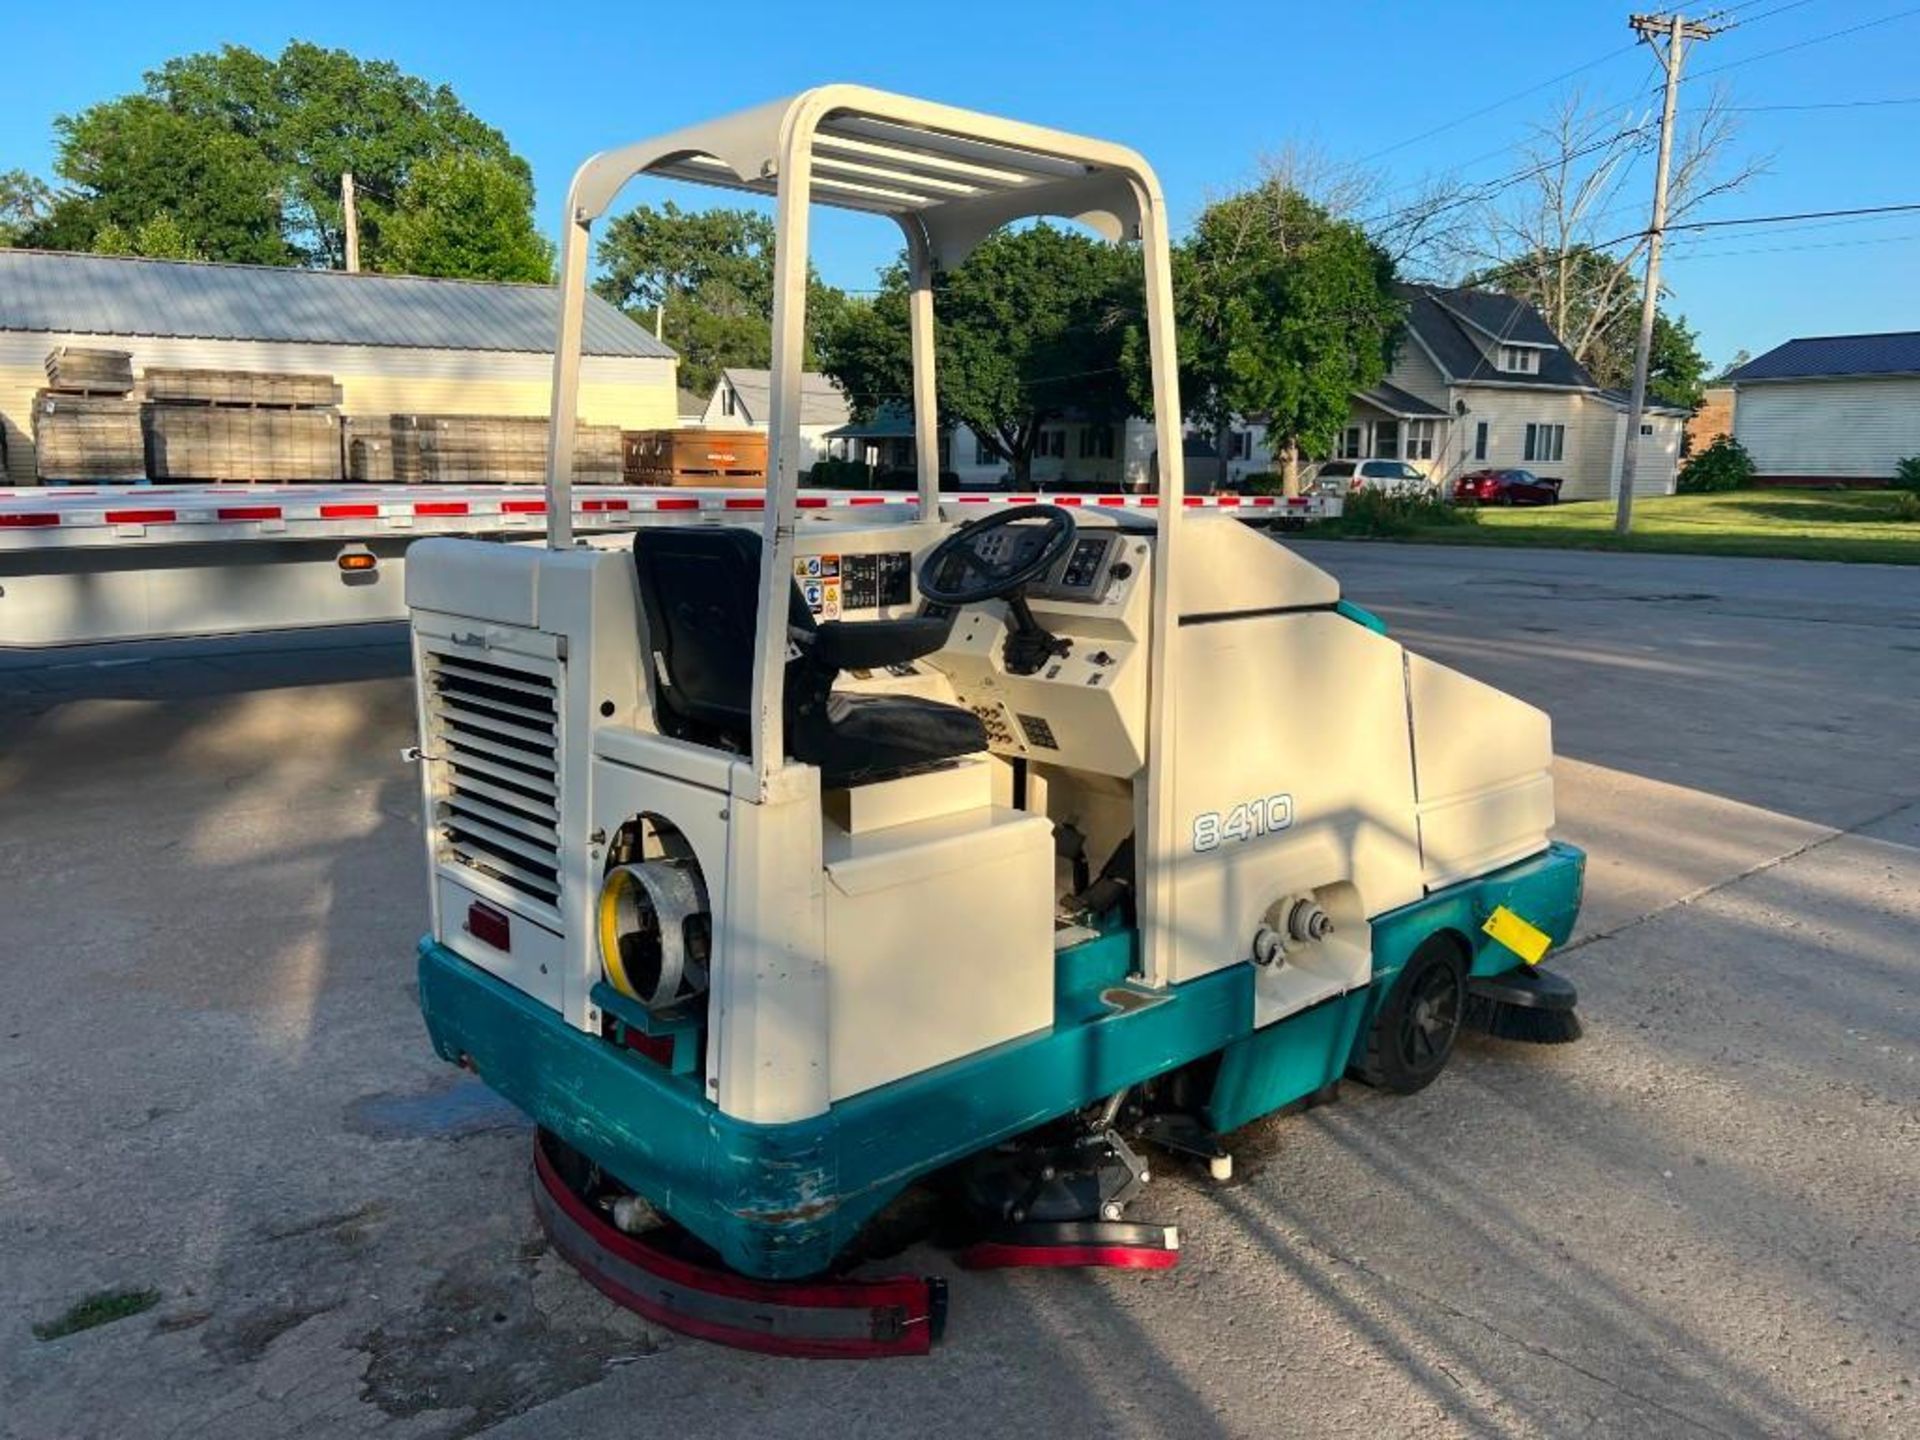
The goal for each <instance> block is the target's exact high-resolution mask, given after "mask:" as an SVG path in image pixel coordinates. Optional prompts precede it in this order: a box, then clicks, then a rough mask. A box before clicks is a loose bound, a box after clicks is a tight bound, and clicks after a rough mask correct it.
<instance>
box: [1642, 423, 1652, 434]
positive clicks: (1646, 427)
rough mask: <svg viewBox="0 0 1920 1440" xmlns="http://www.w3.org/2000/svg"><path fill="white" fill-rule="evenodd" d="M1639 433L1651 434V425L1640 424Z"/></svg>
mask: <svg viewBox="0 0 1920 1440" xmlns="http://www.w3.org/2000/svg"><path fill="white" fill-rule="evenodd" d="M1640 433H1641V434H1642V435H1651V434H1652V433H1653V427H1652V426H1651V425H1642V426H1641V427H1640Z"/></svg>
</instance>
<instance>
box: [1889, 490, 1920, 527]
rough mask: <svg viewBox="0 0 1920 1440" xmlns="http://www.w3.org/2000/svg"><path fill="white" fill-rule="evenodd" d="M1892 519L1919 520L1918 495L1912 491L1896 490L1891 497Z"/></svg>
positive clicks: (1919, 500)
mask: <svg viewBox="0 0 1920 1440" xmlns="http://www.w3.org/2000/svg"><path fill="white" fill-rule="evenodd" d="M1893 518H1894V519H1895V520H1920V494H1916V493H1914V492H1913V491H1912V490H1898V491H1895V492H1894V496H1893Z"/></svg>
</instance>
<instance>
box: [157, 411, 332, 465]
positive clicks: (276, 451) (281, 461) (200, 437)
mask: <svg viewBox="0 0 1920 1440" xmlns="http://www.w3.org/2000/svg"><path fill="white" fill-rule="evenodd" d="M147 449H148V456H149V459H150V461H151V466H152V473H153V478H154V479H156V480H168V481H179V480H215V481H219V480H262V481H302V480H320V481H331V480H338V479H339V478H340V417H339V415H338V414H336V413H335V412H334V411H332V410H330V409H329V410H284V409H282V410H271V409H240V408H237V407H230V406H225V405H150V406H148V407H147Z"/></svg>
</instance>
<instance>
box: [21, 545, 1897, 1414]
mask: <svg viewBox="0 0 1920 1440" xmlns="http://www.w3.org/2000/svg"><path fill="white" fill-rule="evenodd" d="M1300 548H1301V549H1302V551H1303V552H1305V553H1307V554H1309V555H1310V556H1311V558H1313V559H1314V560H1315V561H1316V562H1318V563H1322V564H1325V565H1327V566H1328V567H1329V568H1331V569H1332V570H1334V571H1335V572H1336V573H1337V574H1339V575H1340V576H1341V577H1342V579H1343V580H1344V582H1345V583H1346V586H1347V592H1348V594H1349V596H1350V597H1351V598H1353V599H1354V600H1356V601H1358V602H1359V603H1361V604H1363V605H1366V606H1368V607H1370V608H1372V609H1374V610H1376V611H1378V612H1379V613H1380V614H1381V615H1382V616H1383V617H1384V618H1385V619H1386V620H1387V621H1388V622H1389V623H1390V625H1391V626H1392V628H1393V630H1394V632H1395V633H1396V634H1397V635H1398V636H1400V637H1401V638H1403V639H1405V640H1406V641H1407V642H1408V643H1409V644H1411V645H1413V646H1414V647H1415V648H1416V649H1420V650H1423V651H1425V652H1426V653H1429V654H1432V655H1434V656H1435V657H1437V658H1439V659H1441V660H1443V661H1446V662H1447V663H1449V664H1454V665H1457V666H1460V667H1461V668H1463V669H1465V670H1467V671H1469V672H1471V673H1473V674H1476V675H1478V676H1480V677H1481V678H1483V679H1486V680H1489V681H1491V682H1493V683H1495V684H1498V685H1501V686H1503V687H1505V688H1508V689H1511V690H1513V691H1516V692H1517V693H1519V694H1521V695H1523V696H1525V697H1527V698H1529V699H1531V700H1533V701H1535V702H1536V703H1538V704H1541V705H1544V706H1545V707H1546V708H1548V709H1549V710H1551V711H1552V713H1553V715H1554V717H1555V725H1556V740H1557V744H1558V747H1559V751H1560V754H1561V756H1562V759H1561V761H1560V765H1559V797H1560V813H1561V830H1562V833H1564V834H1565V835H1566V836H1568V837H1569V838H1571V839H1574V840H1576V841H1578V842H1579V843H1581V844H1583V845H1586V846H1587V847H1588V848H1589V850H1590V852H1591V855H1592V865H1591V869H1590V872H1589V900H1588V905H1587V910H1586V913H1585V917H1584V921H1583V928H1582V931H1581V934H1580V936H1579V937H1578V938H1577V940H1576V941H1575V943H1574V945H1573V946H1572V947H1571V948H1570V950H1569V951H1567V952H1566V953H1565V954H1564V955H1563V957H1562V958H1561V959H1560V960H1559V961H1558V962H1556V967H1557V968H1559V969H1562V970H1563V971H1564V972H1565V973H1567V974H1569V975H1571V976H1572V977H1574V978H1575V979H1576V980H1577V982H1578V983H1579V985H1580V987H1581V991H1582V994H1583V997H1584V1003H1583V1014H1584V1016H1585V1018H1586V1021H1587V1032H1588V1033H1587V1037H1586V1039H1585V1040H1584V1041H1583V1042H1582V1043H1580V1044H1578V1045H1571V1046H1557V1047H1524V1046H1515V1045H1503V1044H1497V1043H1494V1042H1490V1041H1482V1040H1469V1041H1467V1042H1464V1043H1463V1047H1462V1051H1461V1053H1460V1054H1459V1055H1458V1057H1457V1058H1456V1060H1455V1062H1454V1064H1453V1066H1452V1067H1451V1068H1450V1069H1449V1070H1448V1072H1447V1073H1446V1074H1445V1075H1444V1076H1443V1077H1442V1078H1441V1080H1440V1081H1439V1082H1438V1083H1437V1084H1436V1085H1434V1086H1433V1087H1432V1088H1431V1089H1429V1090H1427V1091H1425V1092H1423V1093H1422V1094H1420V1095H1418V1096H1414V1097H1411V1098H1405V1099H1389V1098H1385V1097H1382V1096H1380V1095H1377V1094H1374V1093H1371V1092H1368V1091H1366V1090H1364V1089H1361V1088H1358V1087H1353V1086H1349V1087H1347V1088H1346V1090H1345V1092H1344V1093H1343V1097H1342V1100H1341V1102H1340V1103H1339V1104H1336V1105H1333V1106H1328V1107H1324V1108H1321V1109H1317V1110H1314V1111H1311V1112H1309V1113H1307V1114H1305V1115H1301V1116H1296V1117H1292V1118H1286V1119H1280V1120H1272V1121H1267V1122H1262V1123H1261V1124H1259V1125H1256V1126H1253V1127H1250V1128H1249V1130H1248V1131H1246V1132H1243V1133H1242V1134H1241V1135H1240V1136H1238V1137H1236V1146H1237V1153H1238V1157H1239V1161H1240V1164H1239V1173H1238V1176H1237V1178H1236V1179H1235V1181H1234V1182H1233V1183H1231V1184H1230V1185H1227V1186H1224V1187H1220V1186H1213V1185H1210V1184H1209V1183H1208V1182H1206V1181H1205V1180H1204V1179H1203V1178H1199V1177H1194V1176H1190V1175H1185V1174H1181V1173H1180V1172H1179V1171H1178V1170H1177V1167H1174V1166H1172V1165H1167V1166H1162V1167H1159V1171H1160V1173H1159V1176H1158V1177H1157V1178H1156V1182H1155V1185H1154V1189H1153V1192H1152V1193H1151V1194H1150V1195H1149V1197H1148V1200H1147V1201H1146V1202H1144V1203H1143V1205H1142V1207H1141V1210H1142V1213H1143V1214H1144V1215H1150V1216H1152V1217H1156V1218H1163V1219H1167V1220H1174V1221H1177V1222H1179V1224H1180V1225H1181V1227H1182V1234H1183V1240H1184V1245H1185V1250H1184V1258H1183V1263H1182V1266H1181V1268H1180V1269H1179V1270H1177V1271H1174V1272H1172V1273H1170V1274H1162V1275H1150V1276H1144V1277H1143V1276H1140V1275H1129V1274H1098V1275H1072V1274H1054V1275H1040V1274H1031V1273H1027V1274H1018V1273H1016V1274H1002V1275H971V1274H961V1273H958V1272H956V1271H955V1270H954V1268H953V1267H952V1265H951V1264H950V1263H949V1262H948V1260H947V1258H946V1257H945V1256H944V1255H941V1254H939V1253H938V1252H935V1251H932V1250H930V1249H927V1248H924V1247H918V1246H916V1247H915V1248H914V1249H912V1250H910V1251H909V1252H908V1253H907V1254H906V1256H905V1257H904V1258H903V1264H905V1265H907V1266H910V1267H913V1268H924V1269H926V1270H929V1271H933V1272H938V1273H941V1274H946V1275H949V1276H950V1277H951V1279H952V1285H953V1294H952V1320H951V1324H950V1326H949V1333H948V1338H947V1340H946V1342H945V1344H944V1345H943V1346H942V1347H941V1348H940V1349H939V1350H938V1351H937V1352H936V1353H935V1354H934V1356H932V1357H931V1358H929V1359H926V1360H920V1361H899V1362H889V1363H884V1364H869V1365H864V1366H862V1365H846V1364H820V1363H805V1362H781V1361H773V1360H767V1359H763V1358H758V1357H753V1356H748V1355H743V1354H738V1353H734V1352H729V1351H724V1350H719V1349H715V1348H711V1347H708V1346H704V1345H701V1344H698V1343H695V1342H692V1341H686V1340H682V1339H680V1338H678V1337H676V1336H673V1335H671V1334H669V1333H666V1332H662V1331H659V1330H656V1329H653V1328H651V1327H648V1326H646V1325H643V1324H641V1323H639V1322H638V1321H637V1320H635V1319H634V1318H633V1317H631V1316H627V1315H625V1314H622V1313H621V1312H618V1311H616V1310H614V1309H613V1308H612V1307H610V1306H609V1305H607V1304H606V1303H605V1302H604V1301H602V1300H601V1299H600V1298H599V1296H598V1295H597V1294H596V1293H595V1292H593V1291H592V1290H590V1289H589V1288H588V1287H587V1286H586V1285H585V1284H584V1283H583V1282H581V1281H580V1280H578V1279H577V1278H576V1277H575V1276H574V1275H573V1274H572V1273H571V1272H570V1271H569V1270H568V1269H567V1267H566V1266H565V1265H564V1264H563V1263H561V1262H560V1261H559V1260H558V1259H557V1258H556V1257H555V1256H553V1255H552V1254H551V1253H550V1252H549V1251H548V1250H547V1249H546V1247H545V1246H544V1244H543V1243H542V1241H541V1239H540V1236H539V1232H538V1230H537V1228H536V1226H535V1225H534V1222H533V1220H532V1217H531V1212H530V1210H529V1206H528V1200H527V1170H526V1166H527V1144H528V1135H527V1132H526V1130H525V1128H524V1127H523V1125H522V1124H521V1122H520V1121H519V1120H518V1118H517V1117H516V1116H515V1115H514V1114H513V1112H511V1111H510V1110H507V1109H506V1108H504V1107H503V1106H501V1105H499V1104H498V1103H496V1102H494V1101H492V1100H491V1098H490V1097H489V1096H488V1095H487V1094H486V1092H485V1091H484V1090H481V1089H480V1088H479V1087H477V1086H476V1085H475V1084H473V1083H472V1082H471V1081H468V1080H465V1079H463V1078H462V1077H461V1076H460V1075H459V1074H458V1073H457V1072H455V1071H452V1070H450V1069H449V1068H448V1067H445V1066H443V1065H441V1064H439V1063H438V1062H437V1061H435V1060H434V1058H433V1057H432V1055H431V1053H430V1052H429V1051H428V1049H427V1046H426V1042H425V1038H424V1035H423V1033H422V1031H421V1027H420V1025H419V1021H418V1018H417V1016H416V1014H415V1012H414V1010H413V1001H412V995H411V968H412V967H411V958H412V944H413V940H414V937H415V935H416V934H417V933H418V931H419V930H420V928H421V926H422V923H423V921H422V915H423V904H424V877H423V866H422V862H421V858H420V838H419V829H418V824H419V822H418V815H417V798H416V792H415V789H414V776H413V772H412V771H411V769H410V768H408V767H406V766H405V765H403V764H402V763H401V762H400V759H399V750H400V748H401V746H402V745H404V744H406V743H407V741H408V739H409V738H410V726H411V714H410V699H409V694H408V689H407V684H406V682H405V679H404V669H405V665H406V655H405V649H404V645H403V643H402V642H401V640H400V637H398V636H397V635H395V634H394V633H393V632H392V631H390V630H389V631H375V632H357V633H356V632H334V633H330V634H320V635H315V636H308V637H300V638H297V639H281V640H258V639H256V640H252V641H238V642H223V643H218V644H213V643H208V644H198V645H179V646H169V647H164V648H161V649H157V650H146V651H140V650H118V649H116V650H102V651H89V652H84V653H78V654H76V653H67V654H63V655H58V656H40V657H26V658H19V657H15V658H10V659H4V660H0V696H4V697H5V698H4V699H0V940H3V942H4V943H0V1094H4V1096H5V1097H6V1104H5V1105H4V1106H0V1435H5V1436H9V1437H14V1436H17V1437H22V1440H26V1437H31V1440H49V1437H59V1440H67V1437H92V1436H101V1437H107V1436H112V1437H116V1440H123V1437H144V1436H169V1435H178V1436H191V1437H192V1440H226V1437H256V1436H267V1435H272V1436H335V1435H349V1436H357V1435H370V1436H381V1437H399V1436H421V1437H445V1436H455V1435H473V1434H481V1433H484V1434H487V1435H490V1436H498V1437H508V1436H512V1437H528V1440H533V1437H540V1440H546V1437H550V1436H553V1435H616V1434H618V1435H631V1434H644V1433H651V1432H655V1431H666V1432H668V1433H673V1434H676V1435H689V1436H700V1435H727V1434H751V1435H754V1436H780V1435H798V1436H807V1437H810V1440H818V1437H820V1436H821V1435H825V1434H832V1435H840V1434H847V1435H851V1434H860V1433H866V1432H869V1431H872V1432H881V1431H884V1432H886V1433H902V1432H905V1433H911V1434H914V1435H968V1436H977V1435H993V1434H1009V1433H1022V1434H1036V1433H1037V1434H1052V1435H1080V1434H1090V1433H1095V1432H1098V1433H1101V1434H1103V1435H1112V1436H1121V1435H1141V1436H1148V1435H1196V1436H1215V1435H1275V1434H1298V1435H1322V1434H1325V1435H1342V1434H1356V1435H1366V1436H1394V1435H1404V1436H1429V1435H1456V1434H1457V1435H1503V1436H1504V1435H1513V1436H1536V1435H1537V1436H1563V1435H1570V1434H1592V1435H1606V1436H1614V1435H1618V1436H1646V1435H1680V1436H1694V1435H1703V1436H1746V1435H1781V1436H1809V1435H1859V1436H1887V1435H1892V1434H1897V1433H1908V1434H1911V1433H1915V1432H1916V1431H1920V1404H1917V1403H1916V1400H1915V1381H1916V1379H1920V1248H1917V1247H1916V1245H1915V1237H1916V1236H1917V1235H1920V947H1916V945H1915V942H1914V936H1915V934H1916V932H1920V766H1916V764H1915V763H1914V762H1915V755H1916V744H1915V740H1914V734H1915V728H1914V727H1915V720H1914V717H1915V716H1916V715H1917V714H1920V583H1916V581H1915V578H1914V573H1913V572H1912V571H1900V570H1882V569H1878V568H1875V567H1868V566H1822V565H1808V564H1797V563H1790V562H1764V561H1724V560H1708V559H1698V558H1690V557H1666V556H1648V557H1637V556H1611V555H1593V554H1577V553H1555V552H1546V551H1538V552H1504V551H1501V552H1492V551H1487V550H1450V549H1421V548H1418V547H1400V546H1385V545H1359V544H1332V543H1324V542H1323V543H1319V544H1313V543H1305V544H1302V545H1301V547H1300ZM1315 700H1322V701H1324V703H1326V704H1327V705H1328V706H1329V708H1330V710H1337V707H1338V704H1339V697H1338V695H1332V694H1330V695H1327V696H1325V697H1307V703H1313V701H1315ZM1495 738H1496V739H1497V737H1495ZM103 1289H134V1290H142V1289H152V1290H155V1291H157V1292H159V1297H160V1298H159V1300H158V1303H157V1304H155V1305H154V1307H153V1308H152V1309H150V1310H148V1311H146V1312H145V1313H143V1314H140V1315H138V1316H135V1317H133V1318H129V1319H123V1320H120V1321H118V1322H116V1323H113V1324H109V1325H105V1326H101V1327H99V1328H95V1329H90V1330H86V1331H84V1332H81V1333H78V1334H74V1335H70V1336H67V1337H66V1338H62V1339H56V1340H49V1341H41V1340H37V1339H35V1338H34V1336H33V1334H32V1331H31V1327H32V1325H33V1324H34V1323H35V1322H44V1321H46V1320H49V1319H51V1318H53V1317H56V1316H58V1315H60V1314H61V1313H62V1312H63V1311H64V1310H65V1309H66V1308H67V1307H68V1306H69V1305H70V1304H71V1303H73V1302H74V1301H75V1300H77V1299H79V1298H81V1297H83V1296H85V1295H87V1294H89V1293H91V1292H95V1291H99V1290H103Z"/></svg>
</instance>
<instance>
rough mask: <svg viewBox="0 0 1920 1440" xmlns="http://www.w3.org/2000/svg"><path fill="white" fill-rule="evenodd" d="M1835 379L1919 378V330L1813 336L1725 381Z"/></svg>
mask: <svg viewBox="0 0 1920 1440" xmlns="http://www.w3.org/2000/svg"><path fill="white" fill-rule="evenodd" d="M1836 375H1920V330H1900V331H1892V332H1889V333H1887V334H1884V335H1814V336H1808V337H1806V338H1803V339H1799V340H1789V341H1787V343H1786V344H1784V345H1780V346H1776V347H1775V348H1774V349H1772V350H1769V351H1767V353H1766V354H1764V355H1762V356H1760V357H1759V358H1758V359H1754V360H1749V361H1748V362H1747V363H1746V364H1744V365H1742V366H1741V367H1740V368H1739V369H1738V370H1736V371H1734V372H1733V374H1731V375H1729V376H1728V377H1727V379H1729V380H1731V381H1733V382H1734V383H1735V384H1742V383H1744V382H1746V381H1748V380H1812V379H1816V378H1824V377H1829V376H1836Z"/></svg>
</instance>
